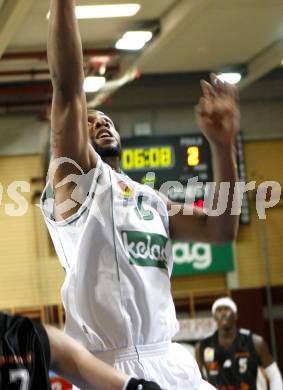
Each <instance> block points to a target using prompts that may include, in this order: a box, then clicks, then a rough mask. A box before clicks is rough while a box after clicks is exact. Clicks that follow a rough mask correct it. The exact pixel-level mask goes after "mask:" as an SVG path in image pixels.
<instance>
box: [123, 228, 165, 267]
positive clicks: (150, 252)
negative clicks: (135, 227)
mask: <svg viewBox="0 0 283 390" xmlns="http://www.w3.org/2000/svg"><path fill="white" fill-rule="evenodd" d="M122 239H123V243H124V247H125V250H126V252H127V254H128V258H129V263H130V264H132V265H139V266H142V267H157V268H164V269H167V256H166V251H165V247H166V244H167V241H168V239H167V237H164V236H162V235H160V234H156V233H146V232H139V231H122Z"/></svg>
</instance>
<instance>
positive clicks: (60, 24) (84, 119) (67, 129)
mask: <svg viewBox="0 0 283 390" xmlns="http://www.w3.org/2000/svg"><path fill="white" fill-rule="evenodd" d="M47 54H48V64H49V69H50V74H51V80H52V85H53V101H52V114H51V148H52V158H53V160H54V159H55V161H56V164H55V163H54V164H53V165H52V166H53V170H52V173H53V174H52V178H53V182H52V186H53V189H54V192H55V200H56V205H59V204H62V203H63V202H64V201H66V199H69V198H70V194H71V192H72V191H73V189H74V188H75V187H76V184H75V183H72V182H68V183H67V184H65V185H64V186H58V187H57V188H56V186H57V184H58V183H59V182H60V181H61V180H63V179H64V178H66V176H67V175H70V174H81V173H82V171H83V172H84V173H86V172H88V171H89V170H90V169H91V168H93V167H94V166H95V164H96V153H95V152H94V150H93V148H92V147H91V146H90V145H89V143H88V140H89V134H88V116H87V107H86V97H85V93H84V91H83V82H84V69H83V53H82V45H81V39H80V33H79V28H78V23H77V20H76V16H75V0H64V1H61V0H51V1H50V18H49V31H48V43H47ZM62 157H63V158H68V159H71V160H72V161H73V162H70V163H58V164H57V162H58V158H62ZM76 164H77V166H76ZM79 167H80V168H79ZM53 175H54V176H53ZM79 206H80V205H78V207H75V208H74V209H72V210H69V211H68V212H66V213H65V214H64V215H60V216H59V217H58V219H61V218H66V217H68V216H70V215H71V214H72V213H74V212H76V211H77V209H78V208H79ZM57 209H58V207H57ZM56 213H57V214H58V211H56Z"/></svg>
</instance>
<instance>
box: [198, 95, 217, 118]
mask: <svg viewBox="0 0 283 390" xmlns="http://www.w3.org/2000/svg"><path fill="white" fill-rule="evenodd" d="M212 111H213V104H212V102H211V100H209V99H206V98H204V97H202V98H201V99H200V101H199V104H198V106H197V114H199V115H201V116H204V115H211V113H212Z"/></svg>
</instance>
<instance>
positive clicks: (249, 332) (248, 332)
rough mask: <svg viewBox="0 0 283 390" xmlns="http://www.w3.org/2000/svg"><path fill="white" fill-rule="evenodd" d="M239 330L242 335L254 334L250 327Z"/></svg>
mask: <svg viewBox="0 0 283 390" xmlns="http://www.w3.org/2000/svg"><path fill="white" fill-rule="evenodd" d="M238 332H239V334H240V335H242V336H251V335H252V332H251V331H250V330H249V329H246V328H240V329H239V330H238Z"/></svg>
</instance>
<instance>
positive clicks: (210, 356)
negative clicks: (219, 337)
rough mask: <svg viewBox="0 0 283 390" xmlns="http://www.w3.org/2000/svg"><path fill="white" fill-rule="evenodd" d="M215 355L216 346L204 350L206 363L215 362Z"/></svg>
mask: <svg viewBox="0 0 283 390" xmlns="http://www.w3.org/2000/svg"><path fill="white" fill-rule="evenodd" d="M214 355H215V351H214V348H210V347H207V348H205V350H204V352H203V356H204V361H205V362H206V363H210V362H213V360H214Z"/></svg>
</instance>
